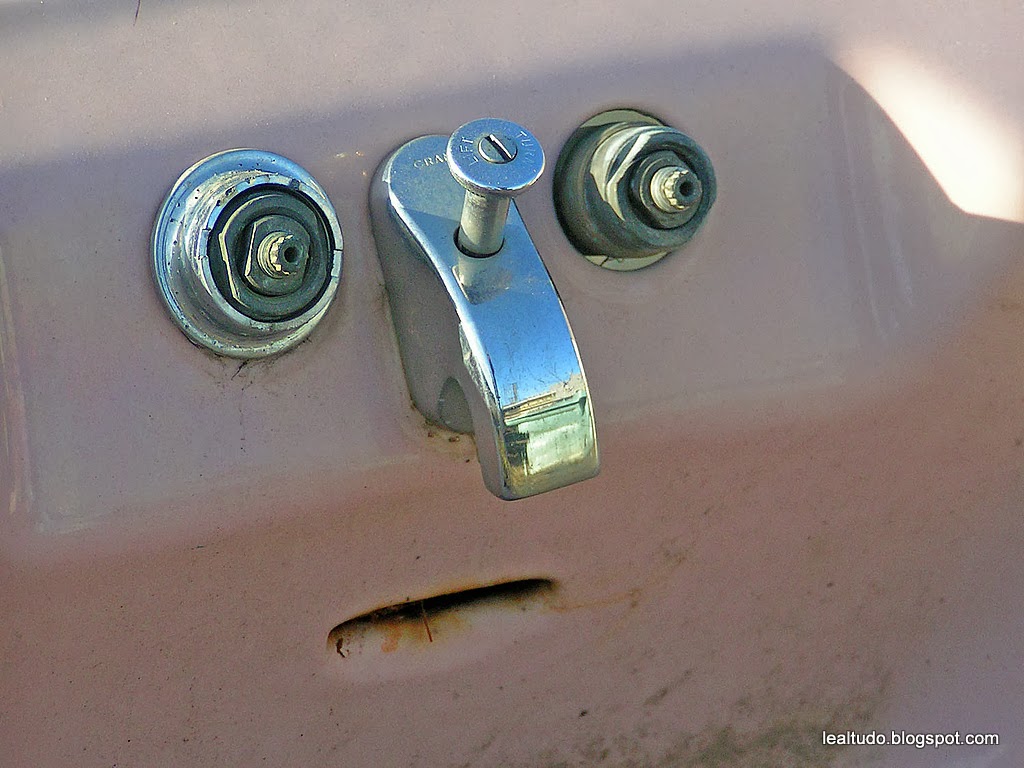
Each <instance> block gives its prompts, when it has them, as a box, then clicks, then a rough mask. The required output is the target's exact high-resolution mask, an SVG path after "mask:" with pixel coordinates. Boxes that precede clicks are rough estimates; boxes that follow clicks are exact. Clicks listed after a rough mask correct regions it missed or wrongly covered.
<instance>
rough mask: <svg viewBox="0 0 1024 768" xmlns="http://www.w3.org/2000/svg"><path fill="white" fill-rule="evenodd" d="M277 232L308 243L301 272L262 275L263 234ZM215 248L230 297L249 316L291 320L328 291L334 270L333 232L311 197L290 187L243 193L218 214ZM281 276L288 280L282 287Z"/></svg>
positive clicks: (218, 277) (219, 276)
mask: <svg viewBox="0 0 1024 768" xmlns="http://www.w3.org/2000/svg"><path fill="white" fill-rule="evenodd" d="M268 219H269V221H267V220H268ZM274 231H282V232H285V233H286V234H290V235H292V236H294V237H296V238H301V241H302V242H303V243H308V247H307V248H306V257H305V265H304V266H305V268H304V269H303V270H302V272H301V273H296V274H294V275H289V276H287V277H282V278H271V277H269V276H267V275H266V274H265V273H263V274H262V276H261V273H262V270H261V269H260V268H259V264H258V249H259V242H260V238H261V237H265V236H266V235H269V234H271V233H272V232H274ZM209 249H210V268H211V271H212V272H213V277H214V281H215V282H216V285H217V287H218V288H219V289H220V290H221V292H222V293H223V295H224V298H225V299H227V300H228V302H229V303H230V304H231V305H232V306H233V307H235V308H236V309H237V310H238V311H239V312H241V313H243V314H244V315H246V316H247V317H251V318H253V319H254V320H260V321H263V322H274V321H280V320H287V319H289V318H292V317H295V316H297V315H299V314H301V313H302V312H304V311H305V310H306V309H307V308H308V307H309V306H311V305H312V304H313V303H315V302H316V300H317V298H318V297H319V296H320V294H321V293H322V292H323V290H324V289H325V287H326V285H327V283H328V276H329V275H330V273H331V264H330V259H331V253H332V252H333V246H332V244H331V242H330V235H329V232H328V231H327V229H326V227H324V225H323V223H322V222H321V221H320V218H319V215H318V214H317V212H316V211H315V210H314V209H313V207H312V206H311V205H310V204H309V202H308V201H306V200H304V199H303V198H302V197H301V196H300V195H298V194H297V193H295V192H294V191H292V190H290V189H287V188H276V189H270V190H267V189H261V190H257V191H256V192H255V193H253V194H251V195H242V196H239V198H238V199H237V200H235V201H234V203H233V204H232V205H230V206H228V207H227V208H225V209H224V212H223V213H222V214H221V216H220V217H219V218H218V219H217V222H216V224H215V225H214V228H213V231H212V232H211V233H210V244H209ZM254 262H255V263H254ZM277 281H280V282H282V283H284V285H282V286H281V287H280V288H278V287H276V286H275V285H274V283H275V282H277Z"/></svg>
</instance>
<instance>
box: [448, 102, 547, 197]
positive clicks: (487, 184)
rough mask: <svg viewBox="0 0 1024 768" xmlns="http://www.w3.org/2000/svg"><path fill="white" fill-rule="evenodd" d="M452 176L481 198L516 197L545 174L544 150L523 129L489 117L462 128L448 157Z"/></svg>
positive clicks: (449, 147)
mask: <svg viewBox="0 0 1024 768" xmlns="http://www.w3.org/2000/svg"><path fill="white" fill-rule="evenodd" d="M445 154H446V155H447V158H448V168H449V169H450V170H451V174H452V176H454V177H455V180H456V181H458V182H459V184H461V185H462V186H464V187H465V188H466V189H468V190H470V191H471V192H476V193H477V194H480V195H493V196H498V197H515V196H516V195H518V194H519V193H520V192H522V191H523V190H524V189H526V188H527V187H529V186H530V185H532V184H533V183H534V182H535V181H537V179H539V178H540V175H541V174H542V173H543V172H544V150H543V149H542V148H541V146H540V142H539V141H537V139H536V138H534V136H533V134H531V133H530V132H529V131H528V130H526V129H525V128H523V127H522V126H521V125H517V124H516V123H513V122H510V121H508V120H501V119H499V118H496V117H486V118H483V119H481V120H474V121H472V122H470V123H466V124H465V125H464V126H462V127H461V128H458V129H457V130H456V131H455V133H453V134H452V137H451V138H450V139H449V140H448V149H447V151H446V153H445Z"/></svg>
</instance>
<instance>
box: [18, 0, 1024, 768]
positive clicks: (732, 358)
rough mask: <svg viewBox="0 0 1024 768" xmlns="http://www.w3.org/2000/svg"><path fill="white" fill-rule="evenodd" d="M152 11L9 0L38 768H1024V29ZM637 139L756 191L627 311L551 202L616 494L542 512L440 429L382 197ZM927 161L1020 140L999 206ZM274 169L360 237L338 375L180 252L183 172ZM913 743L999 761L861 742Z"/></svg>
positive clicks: (1008, 15) (885, 7)
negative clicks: (164, 249)
mask: <svg viewBox="0 0 1024 768" xmlns="http://www.w3.org/2000/svg"><path fill="white" fill-rule="evenodd" d="M499 10H503V11H505V12H506V13H505V14H504V15H502V16H500V17H499V16H498V15H497V14H498V12H499ZM134 13H135V7H134V5H133V4H130V3H129V4H113V3H108V2H100V1H97V2H95V3H90V4H78V3H55V2H45V3H42V4H37V3H34V2H24V3H22V2H4V3H2V4H0V123H2V125H3V130H2V131H0V267H2V273H0V306H2V313H0V319H2V324H0V367H2V380H3V390H2V396H3V397H2V402H0V415H2V421H0V427H2V430H0V435H2V439H0V498H2V499H4V500H5V505H6V506H5V507H4V516H3V518H2V522H0V611H2V614H3V616H4V617H5V626H4V629H3V630H2V631H0V687H2V690H3V692H4V695H3V697H2V698H0V755H5V756H6V760H5V761H4V762H5V763H7V764H10V765H34V766H50V765H67V764H73V765H97V766H99V765H110V764H113V763H117V764H142V765H211V766H213V765H218V766H220V765H253V764H260V761H261V760H264V759H265V760H266V763H267V764H278V765H285V764H307V765H336V764H344V765H383V766H391V765H393V766H419V765H422V766H435V765H479V766H489V765H513V766H548V765H551V766H554V765H594V764H600V763H601V761H602V760H604V762H605V763H607V764H615V765H645V766H646V765H658V764H662V765H738V766H747V765H765V764H768V765H772V764H778V765H787V766H790V765H815V766H816V765H821V764H829V763H830V761H831V762H832V763H833V764H835V765H858V766H859V765H883V766H887V765H899V766H906V765H944V766H999V767H1004V766H1005V767H1007V768H1009V767H1011V766H1014V767H1015V766H1018V765H1020V764H1021V762H1022V760H1024V754H1022V752H1021V747H1020V745H1021V743H1024V730H1022V727H1021V723H1020V717H1019V713H1020V712H1021V711H1022V708H1024V672H1022V669H1021V665H1020V659H1021V656H1022V653H1024V639H1022V638H1024V634H1022V633H1021V632H1020V627H1021V624H1022V617H1024V604H1022V602H1024V598H1022V595H1024V570H1022V569H1021V568H1020V567H1018V564H1019V563H1020V561H1021V559H1022V555H1024V535H1022V526H1021V522H1020V518H1021V503H1022V500H1024V483H1022V469H1024V447H1022V445H1024V375H1022V374H1024V356H1022V354H1021V352H1020V341H1019V340H1020V339H1021V337H1022V334H1024V264H1022V262H1021V256H1022V255H1024V229H1022V226H1021V224H1020V222H1021V221H1024V205H1022V204H1021V196H1022V194H1024V193H1022V192H1021V189H1024V186H1014V178H1016V179H1017V180H1018V182H1019V179H1020V176H1019V175H1017V176H1014V173H1013V172H1012V169H1014V168H1020V166H1021V163H1022V160H1021V152H1022V150H1021V147H1022V146H1024V139H1022V137H1024V85H1022V77H1024V75H1022V72H1024V66H1022V61H1021V53H1020V45H1019V32H1020V29H1021V28H1022V27H1024V11H1022V9H1021V8H1020V7H1019V6H1014V5H1010V4H961V3H953V2H949V3H942V4H939V5H936V4H923V3H913V2H886V3H882V2H878V3H838V2H837V3H823V4H819V5H817V6H815V7H814V8H806V7H801V6H797V5H795V4H791V3H784V2H773V3H768V4H760V5H757V6H752V5H748V4H743V3H739V2H717V3H704V4H693V3H690V4H669V3H656V2H645V3H638V4H636V3H634V4H630V5H628V7H627V5H625V4H618V5H614V6H612V5H611V4H609V5H608V7H606V8H603V7H601V5H597V4H595V5H593V6H579V5H573V6H567V7H552V6H551V4H546V3H543V4H542V3H527V4H525V5H521V6H519V7H518V8H517V12H516V14H515V16H516V18H515V19H512V20H509V19H508V18H507V7H503V8H502V9H495V10H486V11H480V12H474V13H466V12H465V8H464V6H460V5H457V4H455V3H451V2H437V3H431V4H428V5H426V6H423V7H418V8H417V9H415V10H410V7H409V5H408V4H399V3H377V4H374V6H373V7H372V8H370V7H364V5H363V4H358V3H353V4H345V3H322V4H318V3H311V4H308V5H304V6H302V7H301V9H296V8H295V7H293V6H290V5H288V6H286V5H279V4H276V3H250V4H242V5H238V4H234V3H227V2H221V1H220V0H211V1H209V2H205V3H194V2H187V1H182V2H174V1H173V0H163V1H162V2H159V1H157V0H143V3H142V5H141V9H140V13H139V17H138V21H137V23H133V16H134ZM520 19H521V20H522V23H519V20H520ZM893 62H896V63H893ZM908 72H909V73H912V74H911V75H909V76H908V75H907V73H908ZM879 73H881V74H879ZM915 78H916V79H915ZM922 78H923V79H922ZM899 82H907V83H909V85H908V86H907V87H906V88H905V89H904V90H903V91H900V90H898V88H897V89H896V90H895V91H894V90H893V88H894V83H896V84H898V83H899ZM922 82H923V83H926V84H928V83H931V84H936V83H937V84H938V86H937V87H932V86H927V87H926V86H923V85H921V83H922ZM936 94H937V96H936ZM944 94H946V96H945V97H944ZM948 94H954V95H957V94H966V95H967V97H968V98H967V99H966V100H965V99H961V98H955V99H953V100H952V101H950V100H949V99H948ZM901 96H902V98H901ZM876 100H877V101H876ZM619 105H625V106H632V107H636V108H639V109H645V110H648V111H650V112H652V113H654V114H657V115H658V116H660V117H662V118H663V119H665V120H666V121H667V122H669V123H671V124H674V125H676V126H677V127H679V128H681V129H682V130H684V131H686V132H688V133H690V134H691V135H693V136H694V137H695V138H696V139H697V140H698V141H699V142H701V144H702V145H703V146H704V147H705V149H706V150H707V151H708V153H709V155H710V156H711V158H712V160H713V161H714V163H715V170H716V173H717V175H718V181H719V198H718V201H717V203H716V206H715V209H714V210H713V211H712V213H711V216H710V218H709V221H708V223H707V225H706V227H705V229H704V230H703V232H702V234H701V235H700V236H699V237H698V238H697V239H696V240H695V241H694V242H692V243H691V244H690V245H689V246H688V247H687V248H686V249H685V251H683V252H681V253H679V254H677V255H675V256H674V257H671V258H667V259H665V260H664V261H663V262H662V263H660V264H658V265H657V266H655V267H652V268H651V269H649V270H643V271H640V272H637V273H633V274H628V275H621V274H613V273H610V272H607V271H605V270H601V269H597V268H595V267H593V266H592V265H590V264H589V263H587V262H586V261H585V260H584V259H582V258H580V257H578V256H577V255H576V254H575V253H573V252H572V249H571V247H570V246H569V244H568V243H567V241H566V240H565V238H564V236H563V235H562V233H561V231H560V229H559V227H558V223H557V221H556V219H555V215H554V211H553V209H552V204H551V201H550V189H551V186H550V185H551V179H550V177H545V178H542V180H541V181H540V182H539V183H538V185H537V187H536V188H535V189H533V190H532V191H531V192H530V193H528V194H527V195H526V196H524V197H523V198H522V199H521V202H520V211H521V213H522V215H523V218H524V219H525V221H526V223H527V226H528V227H529V229H530V233H531V235H532V236H533V239H534V242H535V243H536V245H537V248H538V250H539V252H540V253H541V255H542V257H543V258H544V260H545V263H546V266H547V268H548V270H549V271H550V272H551V274H552V277H553V278H554V282H555V284H556V285H557V286H558V289H559V293H560V295H561V297H562V299H563V302H564V304H565V307H566V312H567V314H568V316H569V318H570V321H571V323H572V326H573V330H574V332H575V334H576V338H577V341H578V344H579V348H580V353H581V356H582V359H583V363H584V365H585V367H586V370H587V374H588V379H589V383H590V387H591V392H592V395H593V400H594V412H595V415H596V418H597V421H598V429H599V434H600V436H601V441H602V444H601V449H602V474H601V476H600V477H598V478H597V479H594V480H591V481H587V482H585V483H582V484H579V485H576V486H573V487H571V488H567V489H563V490H560V491H556V492H552V493H550V494H546V495H543V496H540V497H537V498H535V499H530V500H525V501H521V502H516V503H515V504H514V505H511V506H510V505H507V504H504V503H502V502H500V501H497V500H496V499H493V498H492V497H491V496H490V495H489V494H488V493H487V491H486V490H485V489H484V488H483V486H482V484H481V483H480V473H479V467H478V466H477V465H476V464H475V463H474V462H473V460H472V456H473V450H472V446H471V445H469V444H468V441H465V440H463V441H460V442H449V441H448V436H447V435H446V434H442V433H440V432H439V431H433V430H428V428H427V427H425V426H424V425H423V423H422V420H421V419H419V418H418V416H417V414H416V412H415V411H413V410H412V409H410V407H409V402H408V394H407V391H406V388H405V383H404V380H403V375H402V370H401V367H400V362H399V357H398V350H397V348H396V345H395V342H394V338H393V331H392V327H391V323H390V319H389V317H388V314H387V312H386V301H385V300H384V296H383V294H382V279H381V275H380V271H379V267H378V262H377V258H376V254H375V251H374V244H373V241H372V238H371V235H370V226H369V220H368V212H367V193H368V184H369V178H370V176H371V175H372V173H373V171H374V169H375V168H376V167H377V165H378V164H379V163H380V161H381V160H382V159H383V158H384V157H385V156H386V155H387V154H388V153H389V152H390V151H391V150H393V149H394V148H395V147H396V146H398V145H399V144H401V143H402V142H403V141H405V140H407V139H409V138H411V137H413V136H416V135H421V134H426V133H442V134H443V133H446V132H448V131H450V130H451V129H452V128H454V127H455V126H457V125H458V124H460V123H462V122H465V121H466V120H469V119H472V118H475V117H479V116H481V115H484V114H493V115H498V116H505V117H508V118H510V119H513V120H516V121H517V122H522V123H523V124H524V125H526V126H528V127H529V128H530V129H531V130H532V131H533V132H534V133H535V135H537V137H538V138H539V139H540V140H541V142H542V143H543V144H544V145H545V147H546V149H547V151H548V152H549V154H551V155H554V154H555V153H556V152H557V149H558V148H559V147H560V146H561V143H562V142H563V141H564V140H565V138H567V137H568V136H569V134H570V133H571V132H572V130H573V129H574V128H575V127H576V126H577V125H578V124H579V123H580V122H581V121H582V120H584V119H586V118H587V117H589V116H590V115H592V114H594V113H596V112H598V111H600V110H602V109H606V108H609V107H613V106H619ZM929 125H931V126H934V127H935V129H936V130H943V131H947V134H946V135H952V136H966V137H968V139H970V138H972V137H973V138H975V139H976V140H977V145H978V146H977V147H975V146H974V144H973V143H972V144H970V145H967V146H965V147H961V146H960V145H959V144H953V145H952V146H951V147H950V148H949V150H948V151H949V152H950V153H955V154H956V155H957V156H958V157H959V156H961V151H962V152H963V154H962V156H963V157H965V158H969V159H970V162H966V161H965V162H964V169H963V174H964V175H963V178H964V179H965V180H966V183H965V184H964V185H963V189H959V190H958V189H957V185H956V184H955V179H956V176H955V171H956V170H957V169H956V166H955V165H953V166H951V165H950V163H949V160H948V158H944V156H943V152H942V151H941V148H942V147H943V144H942V143H941V142H938V143H936V140H935V139H934V135H933V132H932V131H929V130H927V128H928V126H929ZM949 126H952V128H949ZM958 126H959V127H958ZM964 126H966V127H964ZM947 129H948V130H952V131H953V133H952V134H949V133H948V130H947ZM901 131H902V132H901ZM232 146H256V147H261V148H266V149H269V150H272V151H274V152H279V153H281V154H283V155H285V156H287V157H290V158H292V159H293V160H295V161H297V162H298V163H300V164H301V165H302V166H304V167H305V168H306V169H307V170H309V171H310V172H311V173H312V174H313V175H314V176H315V177H316V178H317V180H318V181H319V182H320V183H321V184H322V185H323V186H324V188H325V189H326V191H327V193H328V194H329V195H330V196H331V199H332V201H333V202H334V204H335V207H336V208H337V210H338V214H339V217H340V219H341V222H342V226H343V228H344V233H345V257H346V263H345V275H344V278H343V280H342V285H341V288H340V291H339V295H338V300H337V301H336V303H335V306H334V307H333V308H332V309H331V310H330V312H329V313H328V315H327V316H326V317H325V319H324V321H323V322H322V323H321V325H320V326H319V327H318V328H317V330H316V331H315V332H314V334H313V335H312V336H311V337H310V339H309V341H308V342H307V343H305V344H303V345H301V346H300V347H299V348H297V349H296V350H295V351H294V352H291V353H289V354H287V355H285V356H283V357H281V358H279V359H277V360H274V361H271V362H265V363H252V364H249V365H246V366H243V367H240V366H239V363H238V362H237V361H234V362H232V361H224V360H218V359H215V358H212V357H210V356H207V355H206V354H205V353H203V352H201V351H199V350H198V349H196V348H194V347H193V346H191V345H190V344H189V343H188V341H187V340H186V339H185V338H184V337H183V336H182V335H181V334H180V332H179V331H178V330H177V329H176V327H175V326H174V325H173V324H172V323H171V321H170V320H169V319H168V318H167V316H166V314H165V311H164V308H163V307H162V306H161V304H160V301H159V298H158V296H157V294H156V291H155V289H154V288H153V283H152V277H151V275H150V272H149V256H148V237H149V233H150V231H151V228H152V223H153V217H154V215H155V213H156V210H157V208H158V206H159V204H160V202H161V200H162V199H163V197H164V195H165V194H166V192H167V189H168V188H169V186H170V184H171V183H172V182H173V180H174V179H175V178H176V177H177V175H178V174H179V173H180V172H181V170H182V169H184V168H186V167H187V166H189V165H190V164H191V163H192V162H194V161H196V160H198V159H200V158H201V157H204V156H206V155H207V154H209V153H210V152H212V151H215V150H218V149H224V148H227V147H232ZM936 147H939V148H940V149H936ZM993 153H994V154H993ZM950 168H952V170H950ZM986 168H987V169H988V170H987V171H986ZM951 200H953V201H956V203H957V204H958V205H960V206H962V208H961V207H957V205H955V204H954V202H951ZM964 208H966V209H967V210H970V211H971V213H970V214H968V213H966V212H965V211H964V210H963V209H964ZM986 215H987V216H986ZM467 459H469V460H470V461H469V462H468V463H467ZM526 577H545V578H551V579H554V580H556V581H557V582H558V583H559V589H558V591H557V593H556V595H555V597H554V598H553V602H552V607H551V611H550V612H549V613H546V614H543V620H542V623H541V624H540V625H530V626H528V627H524V628H523V631H522V634H521V636H520V637H521V638H522V639H521V640H519V641H518V642H516V643H514V644H512V645H508V644H501V643H496V642H495V640H494V633H487V632H483V633H482V634H481V636H480V637H481V639H480V645H482V646H485V650H486V652H481V653H479V654H468V653H466V652H465V650H464V649H465V647H466V644H465V642H460V643H458V644H450V645H446V644H444V643H441V642H438V643H428V644H427V645H426V646H424V647H423V650H422V653H423V654H424V663H423V665H422V667H419V668H416V667H415V666H414V665H410V666H409V667H408V670H409V671H408V672H407V673H403V674H398V675H396V674H394V670H391V669H389V668H387V667H382V668H381V669H380V674H379V675H378V676H377V678H376V681H375V678H374V675H373V670H372V669H367V668H361V669H360V672H359V675H358V676H354V675H349V674H347V673H346V669H345V661H346V659H342V658H340V657H339V656H338V655H337V654H333V655H332V654H331V653H330V652H329V651H328V650H325V647H326V638H327V635H328V633H329V632H330V630H331V628H332V627H334V626H336V625H337V624H339V623H340V622H342V621H344V620H345V619H347V618H350V617H352V616H356V615H359V614H362V613H364V612H366V611H370V610H373V609H374V608H376V607H379V606H383V605H388V604H391V603H395V602H398V601H401V600H403V599H405V598H407V597H408V598H412V599H419V598H422V597H426V596H429V595H434V594H439V593H443V592H445V591H449V590H452V589H459V588H463V587H464V586H466V585H479V584H481V583H490V582H493V581H498V580H502V579H510V578H526ZM385 657H386V655H385V654H381V656H380V659H381V660H382V664H386V658H385ZM403 663H405V662H404V661H403ZM356 677H358V678H359V679H358V680H357V679H356ZM868 728H877V729H879V730H883V731H885V730H891V729H897V730H907V731H915V730H917V731H937V732H946V731H953V730H960V731H962V732H967V731H972V730H973V731H982V732H995V733H999V734H1000V735H1001V745H1000V746H999V747H998V748H980V747H974V748H967V747H960V748H954V749H949V750H939V751H934V750H921V751H918V750H915V749H913V748H906V747H903V748H899V749H895V750H891V751H888V752H887V751H885V750H882V751H880V752H876V751H874V750H871V749H869V748H866V747H853V748H850V749H848V750H845V751H834V752H833V751H830V750H825V748H823V747H822V746H821V744H820V733H819V732H820V731H821V730H822V729H832V730H836V731H842V730H847V729H855V730H864V729H868ZM716 760H717V763H716V762H715V761H716ZM915 761H916V762H915Z"/></svg>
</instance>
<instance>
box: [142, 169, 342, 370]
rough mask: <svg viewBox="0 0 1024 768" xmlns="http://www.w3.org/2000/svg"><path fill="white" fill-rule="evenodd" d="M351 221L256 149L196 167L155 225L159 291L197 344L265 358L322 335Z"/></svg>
mask: <svg viewBox="0 0 1024 768" xmlns="http://www.w3.org/2000/svg"><path fill="white" fill-rule="evenodd" d="M341 263H342V236H341V225H340V224H339V223H338V218H337V215H336V214H335V212H334V208H333V206H332V205H331V203H330V201H329V200H328V199H327V195H326V193H325V192H324V190H323V189H322V188H321V187H320V185H319V184H317V182H316V181H315V180H314V179H313V177H312V176H310V175H309V173H307V172H306V171H305V170H304V169H303V168H301V167H300V166H298V165H296V164H295V163H293V162H292V161H291V160H288V159H287V158H284V157H281V156H280V155H275V154H273V153H271V152H263V151H260V150H254V149H232V150H228V151H226V152H221V153H218V154H216V155H212V156H210V157H208V158H206V159H205V160H202V161H200V162H199V163H196V164H195V165H194V166H192V167H191V168H189V169H188V170H187V171H185V173H184V174H182V176H181V178H179V179H178V181H177V182H175V184H174V186H173V187H172V189H171V191H170V193H169V194H168V196H167V199H166V200H165V201H164V204H163V206H162V207H161V208H160V212H159V213H158V214H157V218H156V224H155V226H154V228H153V266H154V271H155V277H156V282H157V287H158V289H159V292H160V295H161V298H162V299H163V301H164V303H165V304H166V305H167V309H168V310H169V311H170V314H171V317H172V318H173V319H174V321H175V322H176V323H177V324H178V326H179V327H180V328H181V330H182V331H183V332H184V333H185V335H186V336H188V338H189V339H190V340H192V341H193V342H194V343H195V344H197V345H199V346H201V347H206V348H207V349H210V350H212V351H213V352H215V353H217V354H219V355H226V356H228V357H237V358H257V357H266V356H267V355H273V354H277V353H279V352H283V351H284V350H286V349H289V348H291V347H293V346H295V345H296V344H298V343H299V342H300V341H302V340H303V339H304V338H306V337H307V336H308V335H309V333H310V332H311V331H312V330H313V328H314V327H315V326H316V324H317V323H318V322H319V321H320V320H321V319H322V318H323V316H324V314H325V313H326V311H327V309H328V307H329V306H330V304H331V301H332V300H333V299H334V296H335V294H336V293H337V289H338V283H339V281H340V278H341Z"/></svg>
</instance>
